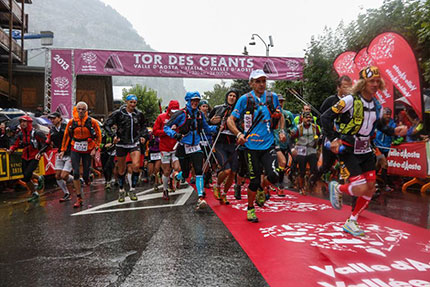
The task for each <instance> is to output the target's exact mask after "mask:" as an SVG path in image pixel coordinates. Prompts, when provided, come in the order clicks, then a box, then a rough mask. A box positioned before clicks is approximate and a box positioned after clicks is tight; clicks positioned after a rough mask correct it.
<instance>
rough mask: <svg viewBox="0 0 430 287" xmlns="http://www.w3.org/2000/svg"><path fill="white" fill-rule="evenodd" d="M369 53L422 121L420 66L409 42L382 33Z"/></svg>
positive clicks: (390, 34)
mask: <svg viewBox="0 0 430 287" xmlns="http://www.w3.org/2000/svg"><path fill="white" fill-rule="evenodd" d="M367 53H368V54H369V55H370V57H371V58H372V60H373V61H374V62H375V64H376V66H378V67H379V70H380V72H381V74H383V75H386V76H387V79H389V80H390V81H391V82H392V83H393V84H394V86H395V87H396V88H397V89H398V90H399V91H400V93H401V94H402V95H403V97H404V99H403V101H405V102H406V103H407V104H408V105H409V106H411V107H412V108H413V109H414V110H415V112H416V114H417V115H418V117H419V118H420V119H422V95H421V87H420V80H419V73H418V64H417V61H416V58H415V55H414V52H413V51H412V49H411V47H410V46H409V44H408V42H407V41H406V40H405V39H404V38H403V37H402V36H400V35H399V34H397V33H392V32H390V33H382V34H380V35H378V36H376V37H375V38H374V39H373V40H372V42H371V43H370V45H369V47H368V48H367Z"/></svg>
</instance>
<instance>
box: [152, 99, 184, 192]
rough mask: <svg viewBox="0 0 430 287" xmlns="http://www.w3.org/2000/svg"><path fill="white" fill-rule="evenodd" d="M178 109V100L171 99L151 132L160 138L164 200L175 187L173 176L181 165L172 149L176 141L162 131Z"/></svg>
mask: <svg viewBox="0 0 430 287" xmlns="http://www.w3.org/2000/svg"><path fill="white" fill-rule="evenodd" d="M178 110H179V102H178V101H176V100H171V101H170V102H169V105H168V107H167V111H166V112H165V113H162V114H160V115H158V117H157V119H156V120H155V123H154V127H153V130H152V132H153V134H154V135H155V136H157V137H159V138H160V144H159V147H160V153H161V169H162V170H163V175H162V177H161V180H162V182H163V199H166V200H168V199H169V191H174V190H175V189H176V181H175V176H176V175H177V174H178V173H179V172H180V171H181V166H180V165H179V160H178V158H177V157H176V156H175V150H174V148H175V144H176V143H177V141H176V139H174V138H171V137H169V136H168V135H167V134H166V133H165V132H164V125H165V124H166V123H167V122H168V121H169V120H170V118H171V117H172V116H173V115H174V114H175V113H176V112H178ZM172 169H173V173H172ZM169 180H170V188H169Z"/></svg>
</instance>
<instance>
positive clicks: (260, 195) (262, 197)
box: [255, 187, 266, 207]
mask: <svg viewBox="0 0 430 287" xmlns="http://www.w3.org/2000/svg"><path fill="white" fill-rule="evenodd" d="M265 201H266V194H265V193H264V190H263V189H262V188H261V187H259V188H258V189H257V195H256V197H255V203H256V204H257V205H258V206H259V207H263V206H264V202H265Z"/></svg>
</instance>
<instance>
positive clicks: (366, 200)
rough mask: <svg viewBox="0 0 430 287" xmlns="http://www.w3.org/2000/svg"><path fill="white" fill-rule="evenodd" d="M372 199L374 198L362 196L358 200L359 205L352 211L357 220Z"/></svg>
mask: <svg viewBox="0 0 430 287" xmlns="http://www.w3.org/2000/svg"><path fill="white" fill-rule="evenodd" d="M371 199H372V198H370V197H367V196H360V197H359V198H358V199H357V203H356V204H355V208H354V210H353V211H352V216H353V217H354V218H355V220H357V218H358V216H359V215H360V213H362V212H363V210H365V209H366V208H367V206H368V205H369V202H370V200H371Z"/></svg>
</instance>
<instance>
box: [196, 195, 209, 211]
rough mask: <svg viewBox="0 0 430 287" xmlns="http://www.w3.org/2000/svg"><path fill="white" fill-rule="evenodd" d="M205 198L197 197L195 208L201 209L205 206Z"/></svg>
mask: <svg viewBox="0 0 430 287" xmlns="http://www.w3.org/2000/svg"><path fill="white" fill-rule="evenodd" d="M207 205H208V204H207V203H206V200H204V199H203V198H202V197H200V198H199V200H198V201H197V209H203V208H205V207H206V206H207Z"/></svg>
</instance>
